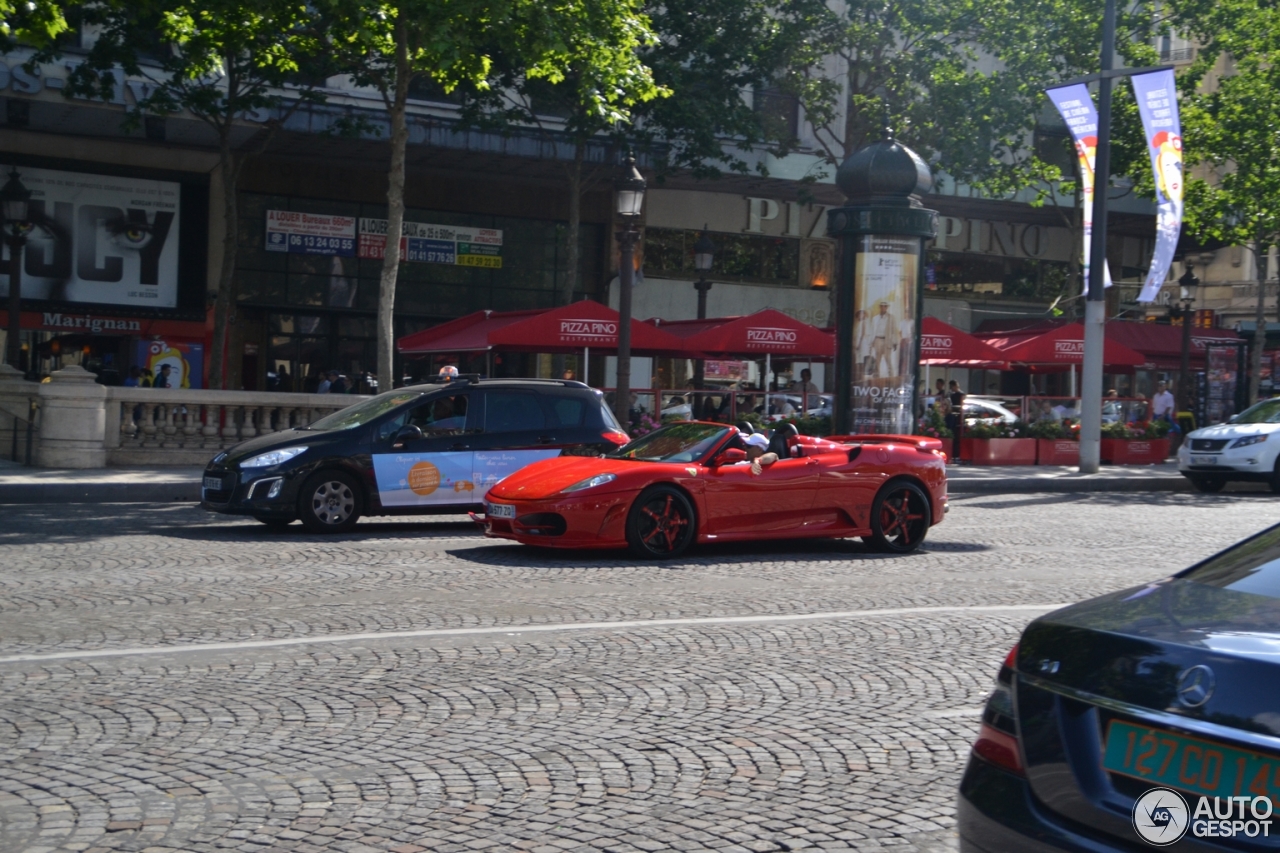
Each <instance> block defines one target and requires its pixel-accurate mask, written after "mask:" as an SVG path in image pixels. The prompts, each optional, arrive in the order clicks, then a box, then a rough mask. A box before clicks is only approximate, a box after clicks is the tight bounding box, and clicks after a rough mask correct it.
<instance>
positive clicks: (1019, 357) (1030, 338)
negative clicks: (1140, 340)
mask: <svg viewBox="0 0 1280 853" xmlns="http://www.w3.org/2000/svg"><path fill="white" fill-rule="evenodd" d="M985 340H986V342H987V343H989V344H991V345H992V346H993V347H995V348H996V349H998V350H1000V352H1001V353H1002V355H1003V357H1004V358H1005V359H1006V360H1008V361H1011V362H1017V363H1018V364H1020V365H1023V366H1025V367H1027V368H1028V369H1029V370H1030V371H1031V372H1032V373H1057V372H1060V371H1066V370H1070V369H1072V368H1073V367H1075V366H1076V365H1078V364H1083V363H1084V326H1082V325H1080V324H1079V323H1068V324H1066V325H1063V326H1058V327H1057V328H1056V329H1051V330H1050V331H1048V332H1042V333H1040V334H1034V335H1026V334H1021V335H997V336H991V337H987V338H985ZM1145 361H1146V358H1145V357H1144V356H1143V355H1142V353H1140V352H1138V351H1136V350H1133V349H1130V348H1129V347H1127V346H1125V345H1124V344H1122V343H1120V342H1119V341H1116V340H1114V339H1112V338H1106V339H1104V341H1103V349H1102V363H1103V365H1104V366H1105V367H1108V368H1127V370H1123V371H1121V372H1132V369H1133V368H1135V367H1140V366H1141V365H1142V364H1143V363H1144V362H1145ZM1113 372H1114V371H1113Z"/></svg>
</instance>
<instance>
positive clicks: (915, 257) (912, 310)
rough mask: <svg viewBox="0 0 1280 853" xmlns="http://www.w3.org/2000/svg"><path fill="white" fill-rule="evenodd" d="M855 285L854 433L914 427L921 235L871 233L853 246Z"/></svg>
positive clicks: (908, 430) (909, 430)
mask: <svg viewBox="0 0 1280 853" xmlns="http://www.w3.org/2000/svg"><path fill="white" fill-rule="evenodd" d="M857 250H858V251H857V257H856V259H855V264H854V285H853V309H854V312H853V394H852V400H851V401H850V402H851V407H852V426H853V431H854V432H855V433H895V434H910V433H912V432H914V431H915V428H914V425H915V414H914V406H913V400H914V394H913V390H912V389H914V388H915V384H916V374H917V373H918V369H917V368H918V366H919V363H920V358H919V335H918V334H917V331H918V328H919V326H918V323H917V320H918V316H917V306H918V304H919V301H920V292H919V287H918V281H919V269H920V239H919V238H918V237H896V236H891V235H887V234H869V235H865V236H863V237H862V238H861V240H860V241H859V242H858V245H857Z"/></svg>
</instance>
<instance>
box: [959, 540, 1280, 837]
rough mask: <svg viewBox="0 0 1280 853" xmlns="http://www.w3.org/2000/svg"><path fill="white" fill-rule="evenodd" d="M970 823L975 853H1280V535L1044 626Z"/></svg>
mask: <svg viewBox="0 0 1280 853" xmlns="http://www.w3.org/2000/svg"><path fill="white" fill-rule="evenodd" d="M958 811H959V814H958V821H959V830H960V841H961V850H963V851H971V853H997V851H1058V850H1068V851H1104V850H1105V851H1113V850H1124V851H1131V850H1145V849H1150V848H1151V847H1169V848H1170V849H1171V850H1216V851H1221V850H1240V851H1254V850H1259V851H1260V850H1277V849H1280V526H1277V527H1273V528H1270V529H1269V530H1266V531H1265V532H1263V533H1261V534H1259V535H1257V536H1254V537H1253V538H1251V539H1247V540H1245V541H1244V542H1241V543H1239V544H1237V545H1235V546H1234V547H1232V548H1230V549H1228V550H1226V551H1224V552H1222V553H1220V554H1218V555H1216V556H1214V557H1211V558H1209V559H1208V560H1205V561H1204V562H1202V563H1200V564H1198V565H1196V566H1193V567H1191V568H1190V569H1187V570H1186V571H1184V572H1181V573H1179V574H1177V575H1174V576H1173V577H1170V578H1166V579H1165V580H1161V581H1158V582H1156V583H1153V584H1150V585H1148V586H1145V587H1141V588H1137V589H1129V590H1124V591H1122V592H1117V593H1113V594H1111V595H1105V596H1102V597H1101V598H1095V599H1093V600H1091V601H1086V602H1084V603H1082V604H1077V605H1074V606H1072V607H1068V608H1065V609H1063V610H1059V611H1057V612H1054V613H1050V614H1048V615H1047V616H1044V617H1041V618H1039V619H1037V620H1035V621H1034V622H1032V623H1031V625H1029V626H1028V627H1027V629H1026V631H1024V632H1023V635H1022V638H1021V641H1020V642H1019V643H1018V645H1017V646H1015V647H1014V649H1013V650H1012V651H1010V652H1009V655H1008V657H1007V658H1006V660H1005V662H1004V666H1002V667H1001V668H1000V673H999V676H998V678H997V681H996V688H995V691H994V692H993V693H992V694H991V697H990V699H989V700H988V701H987V705H986V709H985V712H984V714H983V717H982V728H981V730H980V732H979V735H978V739H977V741H976V742H975V743H974V745H973V753H972V756H971V757H970V760H969V766H968V768H967V769H966V771H965V774H964V779H963V781H962V782H961V785H960V797H959V802H958Z"/></svg>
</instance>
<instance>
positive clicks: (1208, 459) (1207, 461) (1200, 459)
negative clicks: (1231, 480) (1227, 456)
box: [1191, 455, 1218, 465]
mask: <svg viewBox="0 0 1280 853" xmlns="http://www.w3.org/2000/svg"><path fill="white" fill-rule="evenodd" d="M1191 464H1192V465H1217V464H1218V457H1216V456H1195V455H1192V457H1191Z"/></svg>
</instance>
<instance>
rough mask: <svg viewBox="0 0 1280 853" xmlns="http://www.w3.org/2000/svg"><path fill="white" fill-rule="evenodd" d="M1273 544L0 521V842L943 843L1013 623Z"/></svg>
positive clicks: (1214, 499)
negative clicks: (634, 550) (645, 537)
mask: <svg viewBox="0 0 1280 853" xmlns="http://www.w3.org/2000/svg"><path fill="white" fill-rule="evenodd" d="M1277 521H1280V503H1277V502H1276V500H1275V499H1274V498H1272V497H1271V496H1270V495H1263V494H1228V495H1217V496H1210V495H1197V494H1186V493H1176V494H1175V493H1162V494H1117V495H1068V494H1055V495H1010V496H977V495H973V496H967V497H953V499H952V511H951V513H950V515H949V517H948V519H947V521H946V523H945V524H943V525H941V526H939V527H938V528H936V529H935V530H933V531H931V533H930V539H929V541H928V543H927V546H926V549H925V551H924V552H923V553H919V554H915V555H911V556H908V557H884V556H879V555H873V554H870V553H868V552H867V551H866V549H864V547H863V546H862V545H861V544H860V543H858V542H808V543H783V544H775V545H767V546H760V545H752V546H747V547H729V546H718V547H714V548H703V549H695V551H694V552H693V554H692V556H690V557H689V558H687V559H682V560H678V561H674V562H671V563H663V564H655V563H640V562H634V561H632V560H630V559H629V558H626V557H625V556H623V555H621V554H615V553H603V552H599V553H578V554H556V553H546V552H539V551H534V550H530V549H527V548H523V547H521V546H517V545H513V544H508V543H495V542H492V541H488V540H485V539H483V538H481V537H479V536H478V535H477V534H476V533H475V528H474V526H473V525H471V524H470V523H467V522H463V521H462V520H460V519H458V518H454V517H451V518H447V519H426V520H415V521H412V522H403V521H394V522H392V521H385V520H373V521H367V522H364V523H362V524H361V525H360V526H359V527H358V528H357V529H356V533H355V534H353V535H349V536H341V537H331V538H319V537H311V536H308V535H306V534H304V533H303V531H302V529H301V527H300V526H298V525H294V526H292V527H290V528H289V529H288V530H287V531H285V532H283V533H280V532H273V531H270V530H268V529H267V528H266V527H264V526H263V525H261V524H257V523H255V522H253V521H241V520H239V519H233V518H226V517H220V516H214V515H210V514H208V513H204V512H202V511H200V510H198V509H194V508H191V507H187V506H179V505H159V504H155V505H152V504H115V505H73V506H56V505H42V506H34V507H26V508H23V507H17V506H11V507H0V850H3V851H5V853H36V851H54V850H58V851H62V850H77V851H79V850H94V851H97V850H129V851H213V850H235V851H277V850H279V851H318V850H326V851H343V853H357V851H397V853H416V851H421V850H431V851H452V850H468V851H470V850H484V849H493V850H530V851H535V853H558V852H559V851H565V850H579V849H581V850H610V851H612V850H617V851H661V850H680V851H683V850H723V851H744V850H749V851H768V850H799V849H820V850H842V849H859V850H863V849H878V848H880V847H894V848H896V849H898V850H904V851H906V850H915V851H930V853H932V852H933V851H943V850H953V849H955V838H954V832H953V828H952V827H953V818H952V815H953V801H954V791H955V787H956V784H957V782H958V780H959V776H960V773H961V771H962V770H963V767H964V762H965V760H966V756H967V753H968V748H969V743H970V741H971V740H972V737H973V735H974V733H975V732H976V730H977V724H978V716H979V712H980V707H981V705H982V702H983V701H984V699H985V697H986V694H987V692H988V690H989V687H990V684H991V681H992V679H993V678H994V676H995V673H996V670H997V668H998V666H999V663H1000V661H1001V660H1002V658H1003V656H1004V654H1005V653H1006V652H1007V651H1008V649H1009V647H1010V646H1011V645H1012V644H1013V643H1014V642H1015V640H1016V637H1017V635H1018V633H1019V631H1020V630H1021V628H1022V626H1023V625H1025V624H1026V623H1027V622H1028V621H1029V620H1031V619H1033V618H1035V616H1037V615H1039V614H1040V613H1043V612H1046V611H1048V610H1049V609H1052V608H1054V607H1056V606H1058V605H1061V604H1067V603H1071V602H1074V601H1077V600H1079V599H1082V598H1086V597H1089V596H1093V595H1097V594H1100V593H1103V592H1107V591H1111V590H1115V589H1119V588H1123V587H1126V586H1132V585H1135V584H1139V583H1142V582H1146V581H1149V580H1153V579H1155V578H1159V577H1162V576H1164V575H1167V574H1169V573H1171V572H1172V571H1175V570H1178V569H1181V568H1183V567H1185V566H1187V565H1189V564H1190V563H1192V562H1194V561H1195V560H1198V559H1200V558H1201V557H1204V556H1207V555H1208V554H1210V553H1212V552H1214V551H1216V550H1218V549H1219V548H1221V547H1224V546H1226V545H1228V544H1230V543H1232V542H1234V541H1236V540H1237V539H1239V538H1241V537H1243V536H1245V535H1248V534H1250V533H1253V532H1256V531H1258V530H1260V529H1262V528H1264V527H1267V526H1269V525H1271V524H1273V523H1275V522H1277Z"/></svg>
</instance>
